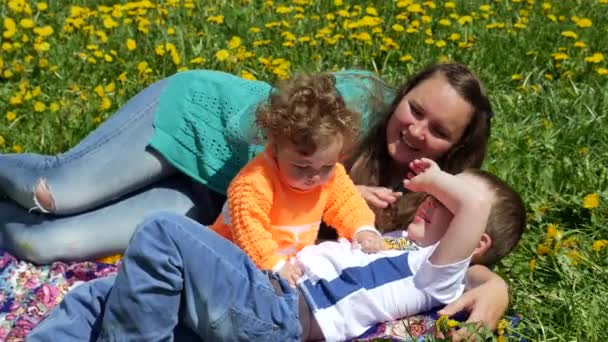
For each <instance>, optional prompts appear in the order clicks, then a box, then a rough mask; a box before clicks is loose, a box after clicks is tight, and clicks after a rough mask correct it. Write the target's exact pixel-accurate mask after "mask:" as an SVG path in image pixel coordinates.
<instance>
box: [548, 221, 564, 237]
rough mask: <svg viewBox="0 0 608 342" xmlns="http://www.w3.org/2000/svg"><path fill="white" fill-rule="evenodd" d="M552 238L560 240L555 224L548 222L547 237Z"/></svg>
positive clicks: (559, 233)
mask: <svg viewBox="0 0 608 342" xmlns="http://www.w3.org/2000/svg"><path fill="white" fill-rule="evenodd" d="M553 238H556V240H560V238H561V232H560V231H559V230H558V229H557V226H556V225H554V224H552V223H549V224H548V225H547V239H553Z"/></svg>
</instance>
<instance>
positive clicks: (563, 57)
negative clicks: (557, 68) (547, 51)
mask: <svg viewBox="0 0 608 342" xmlns="http://www.w3.org/2000/svg"><path fill="white" fill-rule="evenodd" d="M551 57H553V59H554V60H556V61H564V60H566V59H568V58H570V56H568V55H567V54H565V53H563V52H554V53H552V54H551Z"/></svg>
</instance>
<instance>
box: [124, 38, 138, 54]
mask: <svg viewBox="0 0 608 342" xmlns="http://www.w3.org/2000/svg"><path fill="white" fill-rule="evenodd" d="M126 45H127V49H128V50H129V51H133V50H135V49H137V42H135V39H131V38H129V39H127V42H126Z"/></svg>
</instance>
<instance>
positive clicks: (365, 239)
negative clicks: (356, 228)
mask: <svg viewBox="0 0 608 342" xmlns="http://www.w3.org/2000/svg"><path fill="white" fill-rule="evenodd" d="M354 240H355V242H356V243H358V244H359V245H361V249H362V250H363V251H364V252H365V253H369V254H372V253H377V252H379V251H382V250H384V248H385V246H384V239H383V238H382V236H380V235H379V234H378V233H375V232H370V231H368V230H364V231H360V232H358V233H357V234H356V235H355V239H354Z"/></svg>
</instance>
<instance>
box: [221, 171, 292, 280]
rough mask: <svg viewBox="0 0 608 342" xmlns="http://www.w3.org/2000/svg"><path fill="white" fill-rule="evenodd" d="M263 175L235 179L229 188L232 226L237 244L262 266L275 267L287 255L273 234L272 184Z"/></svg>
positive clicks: (261, 267)
mask: <svg viewBox="0 0 608 342" xmlns="http://www.w3.org/2000/svg"><path fill="white" fill-rule="evenodd" d="M255 176H258V175H255ZM263 178H264V176H263V175H259V177H257V178H256V177H253V178H252V177H248V179H246V180H243V181H241V180H238V179H235V181H233V182H232V183H231V185H230V186H229V187H228V213H229V216H230V223H229V225H230V229H231V232H232V238H233V241H234V243H235V244H236V245H238V246H239V247H240V248H241V249H243V250H244V251H245V253H247V255H249V257H250V258H251V260H252V261H253V262H254V263H255V264H256V266H258V267H259V268H260V269H264V270H272V269H273V267H275V266H276V265H277V264H279V262H281V261H282V260H285V259H286V258H285V256H283V255H280V254H278V253H277V252H278V250H279V247H278V244H277V243H276V242H275V241H274V240H273V239H272V234H271V233H270V210H271V208H272V198H273V196H272V187H271V186H270V184H269V182H264V179H263Z"/></svg>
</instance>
